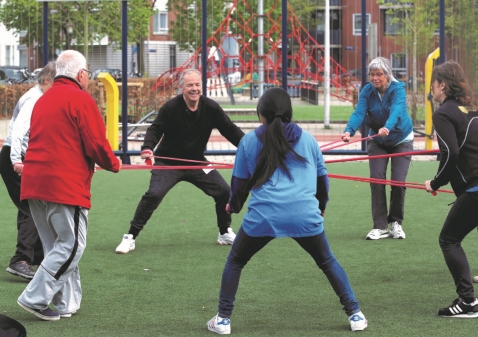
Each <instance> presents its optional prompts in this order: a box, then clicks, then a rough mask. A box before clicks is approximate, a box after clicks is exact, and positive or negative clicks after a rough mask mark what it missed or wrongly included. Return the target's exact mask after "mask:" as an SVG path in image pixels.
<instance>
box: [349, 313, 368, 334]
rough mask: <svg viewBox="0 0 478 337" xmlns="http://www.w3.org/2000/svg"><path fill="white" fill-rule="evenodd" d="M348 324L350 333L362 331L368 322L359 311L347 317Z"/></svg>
mask: <svg viewBox="0 0 478 337" xmlns="http://www.w3.org/2000/svg"><path fill="white" fill-rule="evenodd" d="M349 322H350V329H352V331H362V330H364V329H365V328H366V327H367V326H368V321H367V319H366V318H365V316H364V315H363V314H362V312H361V311H359V312H357V313H356V314H353V315H351V316H349Z"/></svg>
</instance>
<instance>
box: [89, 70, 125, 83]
mask: <svg viewBox="0 0 478 337" xmlns="http://www.w3.org/2000/svg"><path fill="white" fill-rule="evenodd" d="M99 73H109V74H110V75H111V76H112V77H113V78H114V79H115V81H117V82H118V81H121V78H122V76H121V70H119V69H112V68H101V69H96V70H95V71H94V72H93V79H94V80H96V79H97V78H98V74H99Z"/></svg>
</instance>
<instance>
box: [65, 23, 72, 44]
mask: <svg viewBox="0 0 478 337" xmlns="http://www.w3.org/2000/svg"><path fill="white" fill-rule="evenodd" d="M65 28H66V34H67V37H66V39H67V40H66V41H67V43H66V47H67V49H71V36H72V35H73V25H72V24H71V22H70V20H68V23H67V24H66V26H65Z"/></svg>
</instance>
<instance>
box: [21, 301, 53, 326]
mask: <svg viewBox="0 0 478 337" xmlns="http://www.w3.org/2000/svg"><path fill="white" fill-rule="evenodd" d="M17 303H18V305H19V306H21V307H22V308H23V309H25V310H26V311H28V312H30V313H32V314H34V315H35V316H36V317H38V318H40V319H42V320H44V321H58V320H59V319H60V314H59V313H57V312H56V311H54V310H52V309H50V308H46V309H44V310H40V309H33V308H30V307H27V306H26V305H24V304H21V303H20V302H19V301H17Z"/></svg>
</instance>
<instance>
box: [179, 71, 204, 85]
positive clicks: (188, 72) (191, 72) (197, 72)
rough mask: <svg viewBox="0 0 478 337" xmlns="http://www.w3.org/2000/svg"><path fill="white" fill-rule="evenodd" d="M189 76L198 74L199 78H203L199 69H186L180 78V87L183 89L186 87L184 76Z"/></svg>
mask: <svg viewBox="0 0 478 337" xmlns="http://www.w3.org/2000/svg"><path fill="white" fill-rule="evenodd" d="M187 74H197V75H199V77H201V73H200V72H199V70H197V69H186V70H185V71H184V72H183V73H182V74H181V77H179V87H180V88H182V87H183V86H184V76H186V75H187Z"/></svg>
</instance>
